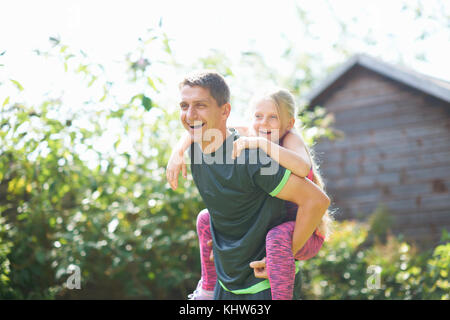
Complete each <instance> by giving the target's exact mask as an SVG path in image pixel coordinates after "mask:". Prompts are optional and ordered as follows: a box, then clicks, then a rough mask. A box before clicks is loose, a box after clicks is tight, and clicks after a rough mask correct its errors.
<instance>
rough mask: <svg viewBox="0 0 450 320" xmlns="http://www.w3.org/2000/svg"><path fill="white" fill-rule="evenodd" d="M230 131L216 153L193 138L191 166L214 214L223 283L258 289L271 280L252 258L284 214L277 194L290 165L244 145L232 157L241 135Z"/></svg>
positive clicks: (213, 229)
mask: <svg viewBox="0 0 450 320" xmlns="http://www.w3.org/2000/svg"><path fill="white" fill-rule="evenodd" d="M230 131H231V132H232V134H231V135H230V136H229V137H228V138H227V139H226V140H225V141H224V143H223V144H222V146H221V147H220V148H219V149H217V150H216V152H214V153H212V154H203V153H202V151H201V148H200V146H199V145H198V144H197V143H193V144H192V145H191V148H190V155H191V170H192V175H193V178H194V181H195V184H196V185H197V188H198V190H199V192H200V195H201V196H202V198H203V201H204V203H205V205H206V207H207V208H208V210H209V213H210V216H211V234H212V239H213V249H214V250H213V252H214V261H215V266H216V271H217V276H218V280H219V283H220V284H221V285H222V287H223V288H224V289H225V290H227V291H232V292H235V293H255V292H259V291H261V290H263V289H267V286H268V281H267V280H262V279H258V278H255V277H254V274H253V269H251V268H250V267H249V263H250V262H251V261H256V260H261V259H262V258H263V257H264V256H265V254H266V253H265V237H266V234H267V232H268V231H269V230H270V229H271V228H272V227H274V226H276V225H278V224H280V223H282V222H283V220H284V218H285V215H286V209H285V206H284V201H283V200H281V199H278V198H276V197H275V195H276V194H277V193H278V192H279V191H280V190H281V189H282V188H283V187H284V185H285V183H286V181H287V180H288V178H289V175H290V171H289V170H287V169H285V168H284V167H282V166H280V165H279V164H278V163H277V162H275V161H274V160H272V159H271V158H270V157H268V156H267V154H265V153H264V152H263V151H262V150H260V149H252V150H248V149H245V150H243V151H242V153H241V155H240V157H239V158H237V159H235V160H232V159H231V152H232V150H233V141H234V140H236V139H237V138H239V135H238V134H237V132H236V131H235V130H230ZM269 168H272V170H268V169H269ZM261 169H263V170H261ZM264 169H265V170H266V172H264ZM268 172H269V174H267V173H268Z"/></svg>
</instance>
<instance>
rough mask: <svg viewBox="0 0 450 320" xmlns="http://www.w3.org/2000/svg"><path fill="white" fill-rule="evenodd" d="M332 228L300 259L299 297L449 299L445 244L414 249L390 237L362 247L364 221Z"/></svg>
mask: <svg viewBox="0 0 450 320" xmlns="http://www.w3.org/2000/svg"><path fill="white" fill-rule="evenodd" d="M335 230H336V231H335V233H334V234H333V236H332V238H331V239H330V241H328V242H326V243H325V244H324V246H323V248H322V249H321V251H320V252H319V253H318V255H317V257H315V258H313V259H311V260H308V261H303V262H302V272H303V276H304V278H303V283H302V298H303V299H336V300H337V299H369V300H372V299H397V300H410V299H445V300H448V299H449V292H450V285H449V281H448V266H449V265H450V260H449V259H450V258H449V257H450V243H448V242H447V243H444V244H442V245H438V246H437V247H436V248H434V250H433V252H432V253H430V252H429V251H426V252H421V253H419V252H417V250H416V249H415V248H414V247H412V246H411V245H409V244H408V243H406V242H402V241H399V240H398V239H397V238H395V237H394V236H387V239H386V242H385V243H382V242H375V243H374V244H373V245H371V246H367V245H365V242H366V241H367V238H368V235H369V225H367V224H363V223H356V222H350V221H344V222H337V223H336V228H335ZM377 272H379V276H378V274H377ZM377 277H379V278H378V281H379V282H378V285H375V284H376V283H377V282H376V281H374V280H376V278H377Z"/></svg>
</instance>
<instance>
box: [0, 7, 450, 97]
mask: <svg viewBox="0 0 450 320" xmlns="http://www.w3.org/2000/svg"><path fill="white" fill-rule="evenodd" d="M403 2H404V1H402V0H378V1H361V0H340V1H338V2H336V1H326V0H317V1H306V0H298V1H294V0H278V1H269V0H228V1H211V0H190V1H175V0H164V1H144V0H140V1H139V0H127V1H113V0H109V1H106V0H95V1H87V0H80V1H67V0H40V1H31V0H30V1H25V0H15V1H12V0H6V1H2V6H1V9H2V10H1V19H0V53H1V52H3V51H5V50H6V54H5V55H4V56H1V57H0V64H4V66H3V67H2V66H0V82H3V83H4V84H9V85H11V83H10V81H9V80H8V79H15V80H18V81H20V82H21V83H22V85H23V86H24V87H25V89H26V90H25V91H24V92H23V95H25V96H26V98H27V100H28V99H29V100H30V101H36V99H38V97H42V96H43V94H45V93H47V92H49V91H58V90H59V92H64V95H65V99H66V100H67V99H69V100H70V99H73V101H76V99H78V100H80V99H81V98H80V96H81V94H80V93H79V92H78V91H77V90H75V84H73V82H67V81H65V75H64V72H63V70H62V67H61V65H52V64H50V63H49V62H48V61H47V62H46V61H45V59H44V58H42V57H38V56H36V54H35V53H33V50H34V49H37V48H45V47H47V46H48V43H49V42H48V38H49V36H58V35H59V36H60V37H61V39H62V40H63V42H64V43H65V44H68V45H69V46H70V47H71V48H73V49H75V50H78V49H83V50H84V51H85V52H87V54H88V55H89V57H90V58H91V59H92V60H93V61H97V62H101V63H102V64H103V65H105V66H106V68H107V69H108V68H109V65H114V61H116V62H117V61H123V59H124V56H125V54H126V53H127V52H130V51H131V50H133V49H135V48H136V47H137V39H138V38H139V37H140V36H143V35H145V31H146V29H148V28H150V27H152V28H154V27H156V26H157V25H158V22H159V20H160V19H161V18H162V23H163V30H164V31H165V32H166V33H167V34H168V36H169V37H170V38H171V39H173V41H172V43H171V46H172V50H173V52H174V54H175V56H176V59H177V61H178V62H180V63H182V64H184V65H186V66H189V65H190V64H192V63H193V62H195V61H196V60H197V59H198V58H199V57H204V56H206V55H207V54H208V52H210V50H213V49H217V50H219V51H221V52H223V53H224V54H225V55H226V57H227V58H228V59H229V60H231V61H238V59H239V58H240V53H241V52H242V51H246V50H255V51H257V52H260V53H262V54H263V55H264V57H265V59H266V61H267V62H268V63H269V64H270V65H271V66H276V67H277V70H279V72H280V73H281V72H284V71H285V70H283V67H284V68H286V67H287V68H292V66H291V65H290V64H289V63H286V61H283V58H282V57H281V55H282V53H283V50H284V49H285V48H286V45H287V44H288V41H290V42H292V43H295V44H297V46H296V47H295V50H296V51H297V52H302V50H303V48H305V50H306V49H307V50H308V52H314V53H316V54H318V55H321V56H322V58H323V61H324V64H327V65H324V68H325V67H327V66H329V65H333V64H336V63H342V62H344V61H341V60H340V59H342V57H341V56H340V55H338V54H336V50H334V49H333V47H332V46H333V43H336V42H338V43H340V42H342V41H345V43H346V46H347V48H348V49H349V50H350V51H351V52H354V53H357V52H365V53H367V54H369V55H372V56H375V57H378V58H381V59H382V60H385V61H387V62H392V63H398V62H399V55H400V53H401V55H402V59H403V63H404V64H406V65H407V66H409V67H410V68H412V69H415V70H416V71H419V72H422V73H425V74H428V75H432V76H435V77H438V78H441V79H445V80H448V81H450V72H448V70H450V68H449V62H448V57H450V28H442V24H441V25H439V24H433V23H427V24H424V23H423V22H422V23H417V22H416V21H415V20H414V16H412V15H409V16H408V15H406V14H402V12H401V8H402V5H403ZM330 3H332V5H333V8H334V15H335V16H336V17H338V18H339V19H340V20H342V21H343V22H344V23H345V25H346V26H347V28H348V31H349V32H350V33H351V34H353V35H354V36H355V37H359V38H361V37H363V36H365V35H367V34H370V35H371V37H372V38H373V39H376V40H377V44H376V45H373V46H370V45H367V44H365V43H363V42H362V41H360V40H352V39H344V40H343V39H341V38H340V33H339V30H340V29H339V25H338V24H337V23H336V19H335V17H333V14H332V13H331V12H332V11H330ZM409 3H411V1H410V2H409ZM426 3H427V7H426V8H424V10H425V12H424V13H425V15H427V14H429V13H430V12H431V11H430V10H432V9H434V10H435V11H436V8H437V10H441V11H442V10H443V9H445V10H447V11H449V12H446V14H447V19H448V17H450V6H449V5H447V6H446V7H444V6H442V7H441V2H440V1H439V0H427V1H426ZM296 4H297V5H298V6H299V7H300V8H302V9H303V10H305V11H306V12H307V18H308V19H309V20H310V21H311V22H312V25H311V26H310V32H311V33H313V34H314V35H315V36H314V37H313V38H308V37H305V34H304V33H305V31H304V27H303V26H302V25H301V23H300V21H299V18H298V15H297V11H296ZM421 30H427V31H430V33H431V34H432V36H431V37H429V38H427V39H426V41H422V42H421V41H417V39H416V37H417V35H418V34H420V32H421ZM418 53H425V54H426V55H427V58H428V61H420V60H418V59H416V56H415V55H416V54H418ZM116 64H117V63H116ZM116 72H119V73H120V72H122V71H119V70H118V71H116ZM122 74H123V72H122ZM72 81H73V79H72ZM3 88H7V87H5V86H4V87H3ZM1 91H2V90H0V103H2V101H3V100H4V99H5V97H6V92H5V91H8V90H3V92H1ZM234 92H237V90H236V89H234ZM70 95H72V96H70ZM38 100H40V99H38ZM80 101H81V100H80Z"/></svg>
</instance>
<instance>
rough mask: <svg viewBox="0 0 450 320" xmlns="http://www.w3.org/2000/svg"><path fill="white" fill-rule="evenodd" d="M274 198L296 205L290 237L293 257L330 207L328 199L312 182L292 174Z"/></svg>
mask: <svg viewBox="0 0 450 320" xmlns="http://www.w3.org/2000/svg"><path fill="white" fill-rule="evenodd" d="M276 197H277V198H280V199H283V200H287V201H291V202H294V203H295V204H297V205H298V211H297V219H296V220H295V228H294V235H293V237H292V252H293V255H295V254H296V253H297V251H298V250H300V249H301V248H303V246H304V245H305V243H306V241H307V240H308V239H309V237H310V236H311V235H312V233H313V232H314V230H315V229H316V228H317V227H318V226H319V224H320V222H321V220H322V216H323V215H324V214H325V212H326V211H327V209H328V207H329V206H330V199H329V198H328V196H327V195H326V194H325V193H324V192H323V191H322V190H321V189H320V188H319V187H318V186H317V185H315V184H314V183H313V182H311V181H310V180H308V179H305V178H300V177H298V176H296V175H293V174H291V175H290V176H289V179H288V180H287V182H286V184H285V185H284V187H283V188H282V189H281V191H280V192H279V193H278V194H277V195H276Z"/></svg>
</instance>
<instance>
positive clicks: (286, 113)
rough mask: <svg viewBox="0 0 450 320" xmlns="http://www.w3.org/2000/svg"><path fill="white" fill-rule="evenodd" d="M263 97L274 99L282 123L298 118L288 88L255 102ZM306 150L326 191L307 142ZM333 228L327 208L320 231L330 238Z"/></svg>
mask: <svg viewBox="0 0 450 320" xmlns="http://www.w3.org/2000/svg"><path fill="white" fill-rule="evenodd" d="M263 99H270V100H272V101H273V102H274V103H275V105H276V107H277V111H278V116H279V117H280V122H281V123H282V125H286V123H287V122H288V121H289V120H290V119H292V118H294V119H295V118H296V115H297V113H296V104H295V99H294V96H293V95H292V94H291V93H290V92H289V91H288V90H286V89H282V88H276V89H271V90H270V91H267V92H266V93H264V94H262V95H259V96H258V98H256V97H255V98H254V99H253V104H254V103H256V102H257V101H261V100H263ZM305 148H306V152H307V153H308V156H309V158H310V159H311V165H312V170H313V174H314V177H313V180H312V181H313V182H314V183H315V184H316V185H317V186H319V188H321V189H322V190H323V191H325V184H324V182H323V179H322V176H321V175H320V172H319V169H318V166H317V164H316V162H315V161H314V155H313V153H312V152H311V150H310V149H309V148H308V146H307V145H306V143H305ZM332 229H333V218H332V217H331V212H330V211H329V210H327V211H326V212H325V214H324V215H323V217H322V222H321V223H320V225H319V227H318V231H319V232H320V233H321V234H322V235H324V236H325V239H328V238H329V237H330V236H331V233H332V231H333V230H332Z"/></svg>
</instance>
